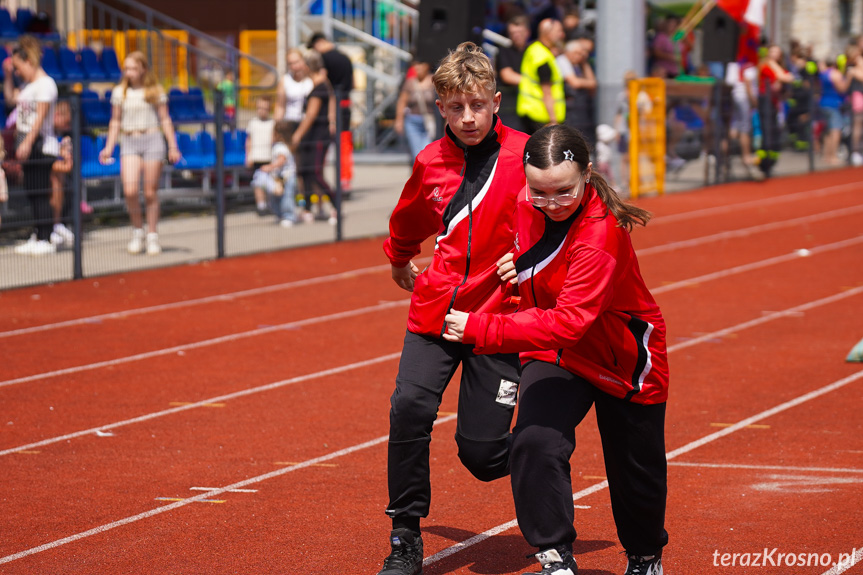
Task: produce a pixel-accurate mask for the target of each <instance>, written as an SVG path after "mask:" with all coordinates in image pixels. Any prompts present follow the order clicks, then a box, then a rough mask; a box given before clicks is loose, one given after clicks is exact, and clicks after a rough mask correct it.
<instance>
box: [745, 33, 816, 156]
mask: <svg viewBox="0 0 863 575" xmlns="http://www.w3.org/2000/svg"><path fill="white" fill-rule="evenodd" d="M792 45H794V47H793V48H792V52H791V58H790V60H789V64H790V66H789V71H790V72H791V73H792V75H793V76H794V81H793V82H792V84H791V91H790V95H789V98H788V111H787V113H786V115H785V122H786V125H787V126H788V136H789V138H790V139H791V141H792V142H793V144H794V147H795V149H797V150H808V149H809V134H810V132H811V130H812V114H811V113H810V107H811V104H812V90H813V87H814V85H815V83H816V82H817V76H818V65H817V64H816V63H815V62H812V61H811V60H810V54H809V51H808V49H807V48H805V47H803V46H801V45H800V44H799V43H796V45H795V42H793V41H792ZM756 92H757V90H756Z"/></svg>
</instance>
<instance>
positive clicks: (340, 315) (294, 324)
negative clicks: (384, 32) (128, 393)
mask: <svg viewBox="0 0 863 575" xmlns="http://www.w3.org/2000/svg"><path fill="white" fill-rule="evenodd" d="M409 303H410V300H407V299H405V300H399V301H390V302H384V303H380V304H377V305H372V306H366V307H361V308H357V309H352V310H348V311H342V312H337V313H332V314H329V315H322V316H316V317H311V318H308V319H301V320H298V321H291V322H288V323H282V324H279V325H271V326H267V327H263V328H259V329H253V330H250V331H244V332H240V333H234V334H230V335H224V336H221V337H216V338H213V339H205V340H203V341H197V342H194V343H184V344H182V345H177V346H174V347H168V348H164V349H157V350H154V351H148V352H145V353H139V354H136V355H129V356H126V357H120V358H117V359H109V360H106V361H99V362H96V363H88V364H86V365H79V366H76V367H68V368H65V369H58V370H56V371H48V372H45V373H37V374H34V375H28V376H25V377H18V378H15V379H7V380H6V381H0V387H6V386H8V385H15V384H18V383H25V382H28V381H36V380H39V379H45V378H49V377H57V376H59V375H69V374H72V373H80V372H82V371H90V370H93V369H98V368H100V367H110V366H115V365H122V364H124V363H130V362H133V361H140V360H142V359H150V358H152V357H159V356H163V355H170V354H173V353H177V352H180V351H183V352H185V351H189V350H192V349H198V348H202V347H207V346H211V345H218V344H222V343H230V342H234V341H238V340H240V339H245V338H249V337H257V336H259V335H265V334H268V333H272V332H274V331H283V330H287V329H297V328H300V327H304V326H308V325H314V324H317V323H323V322H327V321H335V320H340V319H346V318H349V317H355V316H358V315H363V314H367V313H372V312H376V311H381V310H386V309H391V308H394V307H401V306H406V305H408V304H409Z"/></svg>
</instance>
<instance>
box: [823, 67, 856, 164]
mask: <svg viewBox="0 0 863 575" xmlns="http://www.w3.org/2000/svg"><path fill="white" fill-rule="evenodd" d="M818 79H819V80H820V83H821V98H820V99H819V101H818V108H819V111H820V112H821V117H822V118H823V119H824V124H825V126H824V129H825V135H824V147H823V149H822V150H821V154H822V158H823V159H824V162H825V163H826V164H827V165H828V166H838V165H839V164H840V163H841V160H840V159H839V155H838V152H839V143H840V141H841V139H842V128H843V127H844V124H845V118H844V117H843V115H842V110H841V108H842V104H843V102H844V101H845V92H846V91H847V90H848V84H849V83H850V78H849V79H848V80H849V81H846V78H845V76H844V74H843V73H842V72H840V71H839V68H838V67H837V65H836V60H835V59H833V60H830V61H827V62H823V63H822V64H821V67H820V70H819V71H818Z"/></svg>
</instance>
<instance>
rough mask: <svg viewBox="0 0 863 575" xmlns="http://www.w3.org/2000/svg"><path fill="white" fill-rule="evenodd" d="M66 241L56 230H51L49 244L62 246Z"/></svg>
mask: <svg viewBox="0 0 863 575" xmlns="http://www.w3.org/2000/svg"><path fill="white" fill-rule="evenodd" d="M65 243H66V239H65V238H64V237H63V236H61V235H60V234H58V233H57V232H51V244H52V245H54V246H57V247H58V248H59V247H62V245H63V244H65Z"/></svg>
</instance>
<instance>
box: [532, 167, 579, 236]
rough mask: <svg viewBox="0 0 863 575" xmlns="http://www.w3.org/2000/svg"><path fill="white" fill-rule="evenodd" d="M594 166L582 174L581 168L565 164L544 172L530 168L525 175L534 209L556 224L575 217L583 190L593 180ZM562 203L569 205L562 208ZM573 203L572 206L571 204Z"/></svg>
mask: <svg viewBox="0 0 863 575" xmlns="http://www.w3.org/2000/svg"><path fill="white" fill-rule="evenodd" d="M592 167H593V164H588V165H587V169H585V170H584V171H582V170H581V169H580V168H579V167H578V164H577V163H575V162H573V161H569V160H564V161H563V162H561V163H559V164H557V165H556V166H551V167H550V168H547V169H545V170H541V169H539V168H537V167H535V166H531V165H530V164H528V165H527V166H525V169H524V174H525V176H526V177H527V185H528V190H529V192H530V197H531V200H532V201H533V203H534V205H537V204H545V205H543V206H537V207H539V208H540V209H541V210H542V211H543V213H545V215H547V216H548V217H549V218H551V219H552V220H554V221H556V222H562V221H563V220H565V219H567V218H568V217H569V216H571V215H572V214H574V213H575V211H576V210H577V209H578V206H579V205H580V204H581V200H582V198H583V197H584V188H585V186H586V183H587V180H589V179H590V171H591V168H592ZM558 202H562V203H565V204H568V205H565V206H562V205H560V203H558ZM570 202H571V203H570Z"/></svg>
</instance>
